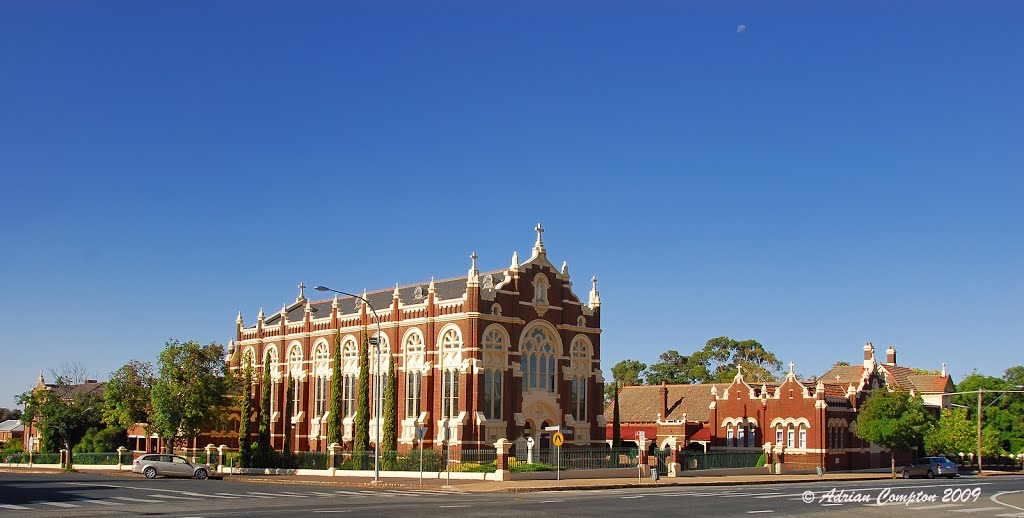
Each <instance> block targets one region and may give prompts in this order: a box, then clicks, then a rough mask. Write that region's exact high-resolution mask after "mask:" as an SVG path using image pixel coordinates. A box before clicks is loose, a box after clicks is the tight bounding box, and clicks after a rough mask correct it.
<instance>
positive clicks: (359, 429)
mask: <svg viewBox="0 0 1024 518" xmlns="http://www.w3.org/2000/svg"><path fill="white" fill-rule="evenodd" d="M354 435H355V436H354V437H353V438H352V451H354V452H367V451H370V343H369V341H368V339H367V336H366V328H365V327H364V328H363V337H362V344H360V346H359V387H358V390H357V392H356V417H355V431H354Z"/></svg>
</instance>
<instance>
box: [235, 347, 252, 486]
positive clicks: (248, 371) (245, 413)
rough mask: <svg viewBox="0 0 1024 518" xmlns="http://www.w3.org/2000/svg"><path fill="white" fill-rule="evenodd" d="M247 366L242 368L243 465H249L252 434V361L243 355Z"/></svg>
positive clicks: (240, 428) (240, 446) (240, 433)
mask: <svg viewBox="0 0 1024 518" xmlns="http://www.w3.org/2000/svg"><path fill="white" fill-rule="evenodd" d="M243 361H244V362H245V366H244V367H243V369H242V372H243V374H242V410H241V416H240V417H239V423H238V454H239V457H240V459H241V463H242V467H243V468H248V467H249V454H250V452H249V443H250V442H251V441H252V434H251V433H250V432H249V419H251V418H252V361H251V360H250V359H249V357H248V356H243Z"/></svg>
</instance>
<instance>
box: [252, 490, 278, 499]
mask: <svg viewBox="0 0 1024 518" xmlns="http://www.w3.org/2000/svg"><path fill="white" fill-rule="evenodd" d="M245 496H247V497H251V498H277V495H275V494H271V493H257V492H255V491H248V492H247V494H246V495H245Z"/></svg>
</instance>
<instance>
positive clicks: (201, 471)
mask: <svg viewBox="0 0 1024 518" xmlns="http://www.w3.org/2000/svg"><path fill="white" fill-rule="evenodd" d="M207 476H209V473H207V472H206V470H205V469H202V468H199V469H197V470H196V478H197V479H199V480H206V477H207Z"/></svg>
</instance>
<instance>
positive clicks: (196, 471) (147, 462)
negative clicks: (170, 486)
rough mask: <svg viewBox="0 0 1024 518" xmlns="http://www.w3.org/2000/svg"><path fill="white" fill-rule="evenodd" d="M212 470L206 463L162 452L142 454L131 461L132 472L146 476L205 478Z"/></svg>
mask: <svg viewBox="0 0 1024 518" xmlns="http://www.w3.org/2000/svg"><path fill="white" fill-rule="evenodd" d="M213 472H214V469H213V467H212V466H210V465H208V464H196V463H192V462H189V461H188V459H186V458H184V457H179V456H177V455H167V454H163V453H160V454H157V453H151V454H148V455H143V456H141V457H139V458H137V459H135V461H134V462H132V473H142V474H143V475H145V477H146V478H156V477H157V475H161V476H164V477H185V478H197V479H199V480H206V479H207V478H209V477H210V473H213Z"/></svg>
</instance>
